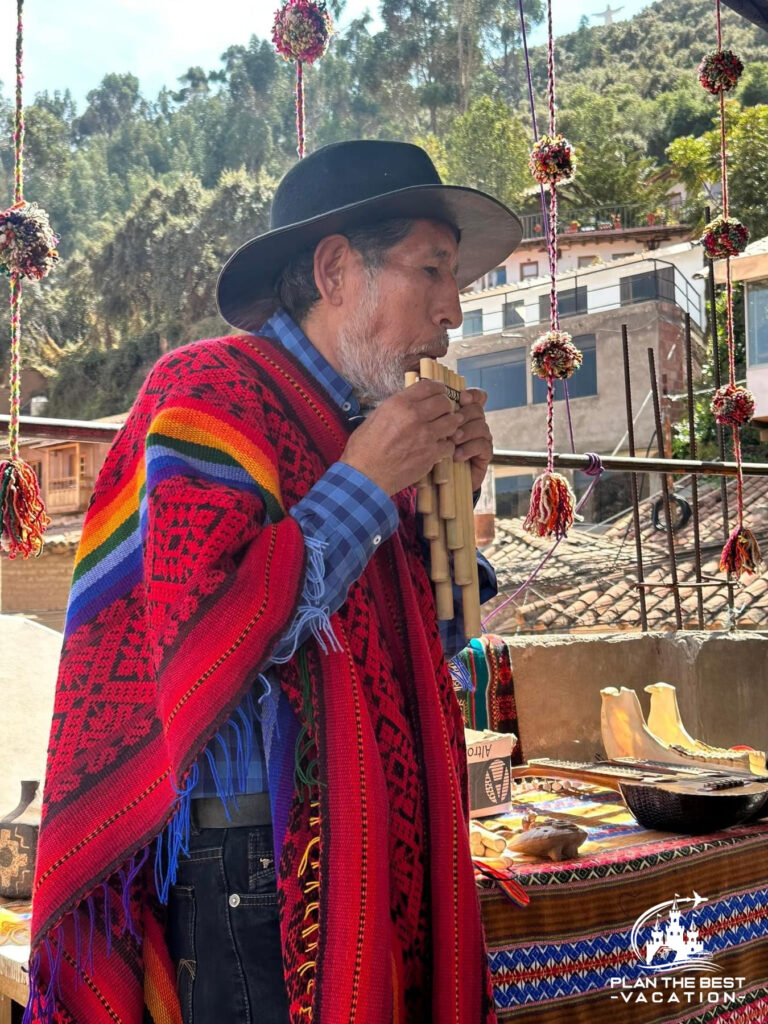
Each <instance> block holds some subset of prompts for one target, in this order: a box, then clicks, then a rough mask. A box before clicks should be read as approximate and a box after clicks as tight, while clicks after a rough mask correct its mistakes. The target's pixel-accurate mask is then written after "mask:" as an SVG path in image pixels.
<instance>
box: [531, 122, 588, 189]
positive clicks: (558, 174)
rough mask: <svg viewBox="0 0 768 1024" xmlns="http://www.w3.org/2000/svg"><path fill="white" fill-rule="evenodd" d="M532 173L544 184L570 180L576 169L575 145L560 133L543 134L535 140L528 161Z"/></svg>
mask: <svg viewBox="0 0 768 1024" xmlns="http://www.w3.org/2000/svg"><path fill="white" fill-rule="evenodd" d="M528 166H529V167H530V169H531V174H532V175H533V176H534V178H535V179H536V181H538V182H540V183H541V184H542V185H546V184H549V185H556V184H557V183H558V182H559V181H569V180H570V179H571V178H572V177H573V174H574V171H575V170H576V158H575V156H574V155H573V147H572V146H571V144H570V142H568V140H567V139H566V138H564V137H563V136H562V135H561V134H560V133H558V134H557V135H555V136H552V135H542V136H541V138H540V139H538V141H536V142H534V144H533V149H532V150H531V156H530V159H529V161H528Z"/></svg>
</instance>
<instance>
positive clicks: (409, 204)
mask: <svg viewBox="0 0 768 1024" xmlns="http://www.w3.org/2000/svg"><path fill="white" fill-rule="evenodd" d="M401 217H405V218H409V219H411V218H412V219H426V220H438V221H443V222H444V223H446V224H449V225H451V226H452V227H454V228H455V229H456V231H457V233H458V238H459V272H458V284H459V287H460V288H465V287H466V286H467V285H469V284H471V283H472V282H473V281H476V280H477V279H478V278H479V277H482V275H483V274H485V273H487V272H488V271H489V270H492V269H493V268H494V267H497V266H498V265H499V264H500V263H503V261H504V260H505V259H506V258H507V256H509V254H510V253H511V252H512V250H513V249H514V248H515V247H516V246H517V244H518V242H519V241H520V239H521V238H522V234H523V229H522V225H521V224H520V221H519V220H518V219H517V217H516V216H515V214H514V213H512V211H511V210H510V209H508V208H507V207H506V206H505V205H504V204H503V203H500V202H499V201H498V200H497V199H494V198H493V197H492V196H489V195H487V194H486V193H485V192H480V191H478V190H477V189H474V188H463V187H461V186H458V185H443V183H442V182H441V180H440V175H439V174H438V173H437V171H436V170H435V166H434V164H433V163H432V161H431V160H430V158H429V156H428V155H427V154H426V153H425V152H424V150H423V149H420V148H419V147H418V146H413V145H410V144H409V143H406V142H380V141H373V140H366V141H354V142H336V143H333V144H332V145H330V146H324V147H323V148H322V149H319V150H317V152H315V153H312V155H311V156H308V157H306V158H305V159H304V160H301V161H299V163H297V164H296V165H295V166H294V167H292V168H291V170H290V171H288V173H287V174H286V175H285V177H284V178H283V179H282V181H281V182H280V184H279V185H278V187H277V190H276V192H275V196H274V199H273V202H272V213H271V218H270V230H269V231H267V232H266V233H265V234H263V235H258V236H257V237H256V238H252V239H251V240H250V241H249V242H246V243H245V245H243V246H241V247H240V248H239V249H238V250H237V252H236V253H235V254H234V255H233V256H231V257H230V259H229V260H228V261H227V263H226V264H225V266H224V269H223V270H222V271H221V275H220V276H219V283H218V286H217V295H216V297H217V301H218V304H219V310H220V312H221V315H222V316H223V317H224V319H225V320H226V321H227V322H228V323H230V324H232V326H233V327H237V328H240V329H242V330H246V331H256V330H258V328H259V327H261V325H262V324H263V323H264V321H265V320H267V319H268V318H269V317H270V316H271V315H272V313H273V312H274V311H275V309H276V308H277V304H278V303H277V298H276V296H275V292H274V286H275V282H276V281H277V279H278V277H279V276H280V274H281V272H282V271H283V269H284V268H285V266H286V265H287V264H288V263H289V262H290V261H291V260H292V259H293V258H294V257H295V256H298V254H299V253H300V252H302V251H303V250H304V249H308V248H310V247H311V246H315V245H317V243H318V242H319V241H320V239H321V238H325V236H326V235H334V234H344V233H345V231H349V230H350V229H352V228H356V227H361V226H362V225H367V224H375V223H378V222H379V221H384V220H392V219H394V218H401Z"/></svg>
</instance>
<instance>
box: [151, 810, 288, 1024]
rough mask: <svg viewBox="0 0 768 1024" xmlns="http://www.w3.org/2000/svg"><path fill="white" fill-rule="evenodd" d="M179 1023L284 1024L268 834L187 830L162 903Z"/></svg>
mask: <svg viewBox="0 0 768 1024" xmlns="http://www.w3.org/2000/svg"><path fill="white" fill-rule="evenodd" d="M168 944H169V948H170V953H171V957H172V958H173V961H174V963H175V964H176V977H177V984H178V990H179V998H180V1001H181V1013H182V1018H183V1020H184V1024H225V1022H226V1024H288V1001H287V998H286V994H285V982H284V980H283V962H282V951H281V944H280V924H279V920H278V912H277V881H276V875H275V863H274V852H273V848H272V827H271V826H270V825H262V826H250V827H247V828H216V829H214V828H207V829H200V830H197V829H195V828H194V827H193V834H192V837H191V840H190V856H189V858H187V857H185V856H183V855H182V857H181V858H180V860H179V869H178V874H177V877H176V885H175V886H173V887H172V888H171V894H170V899H169V902H168Z"/></svg>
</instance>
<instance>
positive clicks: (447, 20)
mask: <svg viewBox="0 0 768 1024" xmlns="http://www.w3.org/2000/svg"><path fill="white" fill-rule="evenodd" d="M334 6H335V11H334V13H335V15H337V16H338V15H339V14H340V13H342V18H341V22H340V23H341V24H344V25H345V26H346V28H345V29H344V31H342V32H340V33H339V34H337V35H336V36H335V37H334V39H333V41H332V44H331V47H330V49H329V52H328V53H327V55H326V56H325V57H324V59H323V60H322V61H321V62H320V63H319V64H317V65H316V66H314V67H312V68H310V69H308V71H307V75H306V77H307V99H308V142H309V149H310V150H311V149H312V148H316V147H317V146H320V145H322V144H324V143H326V142H331V141H335V140H339V139H345V138H353V137H361V138H399V139H406V140H413V141H418V142H420V143H422V144H423V145H425V146H427V148H428V149H429V150H430V152H431V153H432V155H433V157H434V159H435V160H436V162H437V163H438V166H439V168H440V170H441V173H442V174H443V176H444V178H445V180H447V181H449V182H453V183H457V184H467V185H473V186H476V187H480V188H487V189H489V190H490V191H492V192H493V193H494V194H496V195H498V196H499V197H500V198H502V199H504V200H505V201H506V202H508V203H510V204H511V205H513V206H514V207H515V208H517V209H520V210H525V209H529V208H532V204H533V203H534V202H535V197H533V196H532V190H531V179H530V176H529V174H528V171H527V156H528V151H529V149H530V144H531V141H532V129H531V121H530V111H529V108H528V100H527V85H526V78H525V67H524V62H523V58H522V51H521V46H520V31H519V24H518V23H517V21H516V20H515V19H512V20H510V17H509V12H511V11H513V9H514V8H515V7H516V5H511V4H508V3H507V2H504V0H381V2H380V4H379V8H380V13H381V19H382V22H383V24H384V29H383V30H382V31H374V30H373V28H372V25H371V20H370V18H367V17H363V18H359V19H357V20H354V21H352V22H351V23H350V22H349V21H348V20H345V19H344V18H343V12H340V11H339V7H343V3H341V2H340V0H337V3H336V4H335V5H334V4H329V7H334ZM525 8H526V11H527V16H528V21H529V27H531V26H532V25H533V24H535V23H537V22H538V21H539V20H540V19H541V17H542V15H543V10H544V5H543V3H542V0H525ZM723 24H724V36H725V39H726V40H727V44H728V45H729V46H730V47H732V48H733V49H735V50H737V51H738V52H739V53H740V54H741V56H742V58H743V59H744V61H745V63H746V64H747V69H746V72H745V74H744V76H743V79H742V81H741V83H740V85H739V88H738V90H737V91H736V92H735V94H734V95H733V97H732V98H731V99H729V101H728V107H729V121H730V126H731V144H730V146H731V167H732V175H733V185H732V206H733V208H734V212H736V213H737V214H738V215H739V216H741V217H742V219H744V220H745V221H747V222H748V223H749V224H750V227H751V228H752V231H753V235H754V236H758V235H760V234H764V233H766V232H767V231H768V214H767V213H766V210H765V198H766V196H768V36H767V35H766V34H765V33H763V32H761V31H759V30H758V29H756V28H755V27H753V26H752V25H750V24H748V23H747V22H745V21H744V20H743V19H741V18H739V17H738V16H737V15H736V14H734V13H733V12H732V11H730V10H728V9H726V10H725V11H724V18H723ZM713 37H714V13H713V4H712V3H711V2H710V0H660V2H658V3H655V4H653V5H652V6H650V7H649V8H647V9H646V10H645V11H643V12H642V13H641V14H639V15H638V16H636V17H635V18H634V19H632V20H630V21H625V22H620V23H617V24H614V25H611V26H602V27H588V26H587V25H586V23H585V21H584V22H583V23H582V26H581V27H580V28H579V29H578V31H576V32H574V33H572V34H571V35H568V36H564V37H561V38H560V39H558V42H557V55H558V70H559V84H558V98H559V105H560V108H561V115H560V124H561V127H562V129H563V130H564V131H565V132H566V134H567V135H568V137H569V138H570V139H571V141H572V142H573V143H574V144H575V145H576V147H577V153H578V158H579V175H578V179H577V181H576V182H575V183H574V184H573V186H572V187H571V188H570V190H569V191H567V192H566V194H565V196H564V200H565V202H566V205H568V204H570V205H571V206H572V207H574V208H575V207H580V206H583V205H585V204H596V205H602V204H607V203H614V202H621V203H632V202H641V203H646V204H647V205H648V209H649V210H651V209H653V208H654V207H655V206H656V204H657V203H658V201H659V198H660V197H661V196H662V195H663V193H664V192H665V191H666V190H667V189H668V188H669V185H670V182H671V181H672V180H674V179H675V178H677V179H679V180H683V181H685V183H686V185H687V186H688V189H689V193H690V194H691V195H692V196H694V197H695V198H694V200H693V209H692V210H691V213H690V215H691V216H693V217H695V216H697V215H698V214H699V212H700V208H701V206H703V203H704V202H705V201H706V199H707V189H711V187H712V185H713V184H715V183H716V182H717V180H718V176H719V169H718V162H717V145H716V143H717V138H716V135H715V133H714V132H713V131H712V129H713V125H714V118H715V115H716V113H717V109H716V101H715V100H714V99H713V98H712V97H710V96H708V95H707V94H706V93H704V91H703V90H702V89H701V88H700V87H699V85H698V83H697V81H696V67H697V65H698V62H699V60H700V58H701V56H702V54H703V52H705V51H706V50H707V49H709V48H711V47H712V40H713ZM30 45H32V43H31V42H30ZM531 64H532V73H533V81H534V86H535V92H536V97H537V109H538V113H539V117H540V119H541V121H542V124H544V123H545V112H546V103H545V97H544V88H545V76H546V55H545V53H544V52H543V51H542V49H541V48H538V49H534V50H533V51H532V61H531ZM293 80H294V79H293V68H292V67H289V66H287V65H286V64H284V62H283V61H282V60H281V59H280V58H279V57H277V56H276V54H275V53H274V50H273V47H272V44H271V42H268V41H266V40H263V39H258V38H256V37H253V38H251V40H250V41H249V42H248V43H245V44H243V43H236V42H235V43H233V45H232V46H230V48H229V49H228V50H227V51H226V52H225V53H224V54H223V55H222V58H221V61H220V63H219V66H218V67H216V68H211V69H207V68H199V67H195V68H190V69H189V70H188V71H187V73H186V74H185V75H184V76H183V77H182V78H181V79H180V80H179V81H178V82H176V83H170V82H169V83H168V87H167V88H166V89H164V90H163V91H162V92H161V93H160V95H159V96H157V97H148V96H145V95H143V94H142V91H141V86H140V83H139V81H138V80H137V79H136V78H135V77H134V76H132V75H130V74H111V75H107V76H106V77H105V78H104V80H103V81H102V83H101V85H100V86H99V87H98V88H97V89H94V90H93V91H92V92H90V93H89V94H88V97H87V104H86V105H85V107H84V109H82V110H78V109H76V107H75V105H74V103H73V102H72V100H71V97H70V96H69V95H68V94H67V93H64V94H59V93H56V94H54V95H48V94H42V95H38V96H37V97H36V98H35V99H34V102H33V103H31V104H30V105H29V106H28V107H27V109H26V122H27V148H26V188H25V193H26V197H27V198H28V199H31V200H36V201H38V202H40V203H41V205H43V206H44V207H45V208H46V209H47V210H48V212H49V214H50V218H51V222H52V224H53V225H54V228H55V229H56V230H57V232H58V234H59V235H60V237H61V245H60V251H61V254H62V263H61V264H60V266H59V268H58V269H57V270H56V271H55V272H54V274H53V275H52V276H51V278H50V279H49V280H47V281H45V282H43V283H42V284H40V285H28V286H26V287H25V300H24V316H25V327H24V332H25V349H26V358H27V360H28V362H30V363H31V364H33V365H35V366H37V367H38V368H40V369H42V370H43V371H44V372H45V373H46V374H48V375H49V376H50V378H51V405H50V407H49V409H50V413H51V414H54V415H67V416H82V417H89V416H98V415H106V414H108V413H114V412H118V411H120V410H121V409H123V408H125V407H126V406H127V405H128V404H129V402H130V400H131V399H132V397H133V395H134V393H135V390H136V388H137V387H138V384H139V383H140V381H141V379H142V378H143V376H144V374H145V372H146V369H147V367H148V366H149V365H150V364H151V363H152V361H153V360H154V359H155V358H156V357H157V355H158V353H159V352H160V351H162V350H163V349H165V348H166V347H172V346H175V345H178V344H181V343H183V342H185V341H187V340H190V339H192V338H195V337H200V336H203V335H205V334H210V333H212V332H217V331H223V330H224V329H225V328H224V325H223V324H222V322H221V321H220V320H218V318H217V316H216V312H215V305H214V300H213V295H214V286H215V280H216V274H217V270H218V267H219V266H220V264H221V262H222V260H223V259H224V258H225V257H226V255H227V254H228V253H229V252H230V251H231V250H232V249H233V248H234V247H235V246H237V245H238V244H239V243H240V242H241V241H243V240H244V239H246V238H247V237H249V236H251V235H252V234H254V233H256V232H258V231H260V230H262V229H264V228H265V226H266V223H267V211H268V206H269V199H270V196H271V194H272V191H273V189H274V184H275V182H276V180H277V179H278V178H279V177H280V175H281V174H282V173H283V172H284V171H285V170H286V169H287V168H288V167H289V166H290V165H291V164H292V162H293V161H294V160H295V130H294V109H293V97H292V90H293ZM0 121H1V122H2V126H3V131H2V139H1V140H0V206H4V205H7V204H8V203H10V201H11V196H12V162H13V154H12V143H11V134H12V133H11V122H12V104H11V92H10V89H9V88H8V87H7V84H6V88H5V89H4V90H3V91H2V92H0ZM710 200H711V197H710ZM7 345H8V327H7V324H6V323H5V322H0V353H1V352H5V351H6V350H7Z"/></svg>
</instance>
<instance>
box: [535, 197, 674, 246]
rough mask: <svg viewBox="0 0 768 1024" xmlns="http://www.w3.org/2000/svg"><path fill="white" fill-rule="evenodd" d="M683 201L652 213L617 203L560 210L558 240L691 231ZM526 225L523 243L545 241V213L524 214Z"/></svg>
mask: <svg viewBox="0 0 768 1024" xmlns="http://www.w3.org/2000/svg"><path fill="white" fill-rule="evenodd" d="M681 211H682V200H681V199H679V198H678V199H670V200H667V202H665V203H664V204H663V205H661V206H658V207H655V208H653V209H649V207H648V206H647V205H645V204H643V203H615V204H614V205H613V206H596V207H582V208H580V209H577V210H561V211H560V218H559V223H558V233H557V237H558V238H564V239H568V238H571V237H572V236H573V240H576V238H578V236H580V235H584V236H587V237H588V238H594V237H595V236H596V235H597V236H600V237H603V236H613V235H618V234H623V233H626V232H632V233H633V234H636V233H638V232H640V233H642V232H648V231H649V230H650V231H652V232H654V233H657V232H659V231H662V233H663V232H664V230H665V229H668V228H673V229H675V231H677V232H685V231H688V230H690V228H689V226H688V225H686V224H684V223H682V222H681V219H680V217H681ZM520 220H521V221H522V224H523V241H524V242H525V241H529V240H531V239H536V240H539V241H541V240H542V239H544V238H545V237H546V229H545V225H544V216H543V214H542V213H540V212H539V213H525V214H523V215H522V216H521V217H520ZM586 240H587V239H586V238H585V241H586Z"/></svg>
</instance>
